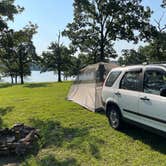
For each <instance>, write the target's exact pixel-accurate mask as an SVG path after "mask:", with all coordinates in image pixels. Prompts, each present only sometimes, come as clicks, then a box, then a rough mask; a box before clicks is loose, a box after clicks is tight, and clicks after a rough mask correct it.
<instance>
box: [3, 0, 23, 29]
mask: <svg viewBox="0 0 166 166" xmlns="http://www.w3.org/2000/svg"><path fill="white" fill-rule="evenodd" d="M14 1H15V0H1V1H0V31H2V30H3V29H4V28H7V23H6V22H7V21H8V20H12V21H13V20H14V15H15V14H18V13H20V12H22V11H23V10H24V8H23V7H20V6H16V5H14Z"/></svg>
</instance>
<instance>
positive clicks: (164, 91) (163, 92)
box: [160, 88, 166, 97]
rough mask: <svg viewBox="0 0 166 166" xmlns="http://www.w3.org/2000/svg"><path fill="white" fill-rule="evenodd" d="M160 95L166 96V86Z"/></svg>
mask: <svg viewBox="0 0 166 166" xmlns="http://www.w3.org/2000/svg"><path fill="white" fill-rule="evenodd" d="M160 96H163V97H166V88H163V89H161V90H160Z"/></svg>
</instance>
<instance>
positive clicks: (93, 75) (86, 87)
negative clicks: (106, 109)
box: [67, 62, 118, 112]
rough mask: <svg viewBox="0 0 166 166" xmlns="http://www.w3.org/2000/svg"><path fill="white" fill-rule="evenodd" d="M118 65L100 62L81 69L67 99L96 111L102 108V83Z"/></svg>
mask: <svg viewBox="0 0 166 166" xmlns="http://www.w3.org/2000/svg"><path fill="white" fill-rule="evenodd" d="M117 66H118V65H116V64H113V63H104V62H100V63H97V64H93V65H89V66H87V67H85V68H83V69H81V70H80V73H79V75H78V76H77V78H76V80H75V81H74V83H73V85H72V86H71V88H70V90H69V93H68V97H67V99H68V100H70V101H73V102H75V103H77V104H80V105H81V106H83V107H85V108H87V109H89V110H91V111H93V112H95V111H97V110H99V109H101V108H102V102H101V91H102V84H103V81H104V79H105V77H106V75H107V74H108V73H109V71H110V70H111V69H113V68H115V67H117Z"/></svg>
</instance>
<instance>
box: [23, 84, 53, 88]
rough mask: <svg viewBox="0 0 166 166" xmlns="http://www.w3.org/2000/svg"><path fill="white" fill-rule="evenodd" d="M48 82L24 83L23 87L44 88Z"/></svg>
mask: <svg viewBox="0 0 166 166" xmlns="http://www.w3.org/2000/svg"><path fill="white" fill-rule="evenodd" d="M49 86H50V84H48V83H34V84H26V85H24V87H25V88H44V87H49Z"/></svg>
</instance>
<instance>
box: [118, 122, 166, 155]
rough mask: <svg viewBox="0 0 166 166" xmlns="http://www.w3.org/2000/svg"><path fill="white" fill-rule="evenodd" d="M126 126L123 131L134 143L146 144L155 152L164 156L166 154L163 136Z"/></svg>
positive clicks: (165, 141) (129, 125) (133, 126)
mask: <svg viewBox="0 0 166 166" xmlns="http://www.w3.org/2000/svg"><path fill="white" fill-rule="evenodd" d="M125 125H126V126H125V127H124V129H123V130H122V131H121V132H123V133H125V134H127V135H128V136H130V137H132V138H133V140H134V141H136V140H138V141H141V142H143V143H144V144H147V145H149V146H150V147H151V148H152V149H153V150H155V151H158V152H160V153H162V154H166V148H165V145H166V139H165V137H163V136H160V135H157V134H155V133H152V132H150V131H147V130H144V129H143V128H140V127H137V126H135V125H131V124H125Z"/></svg>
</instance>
